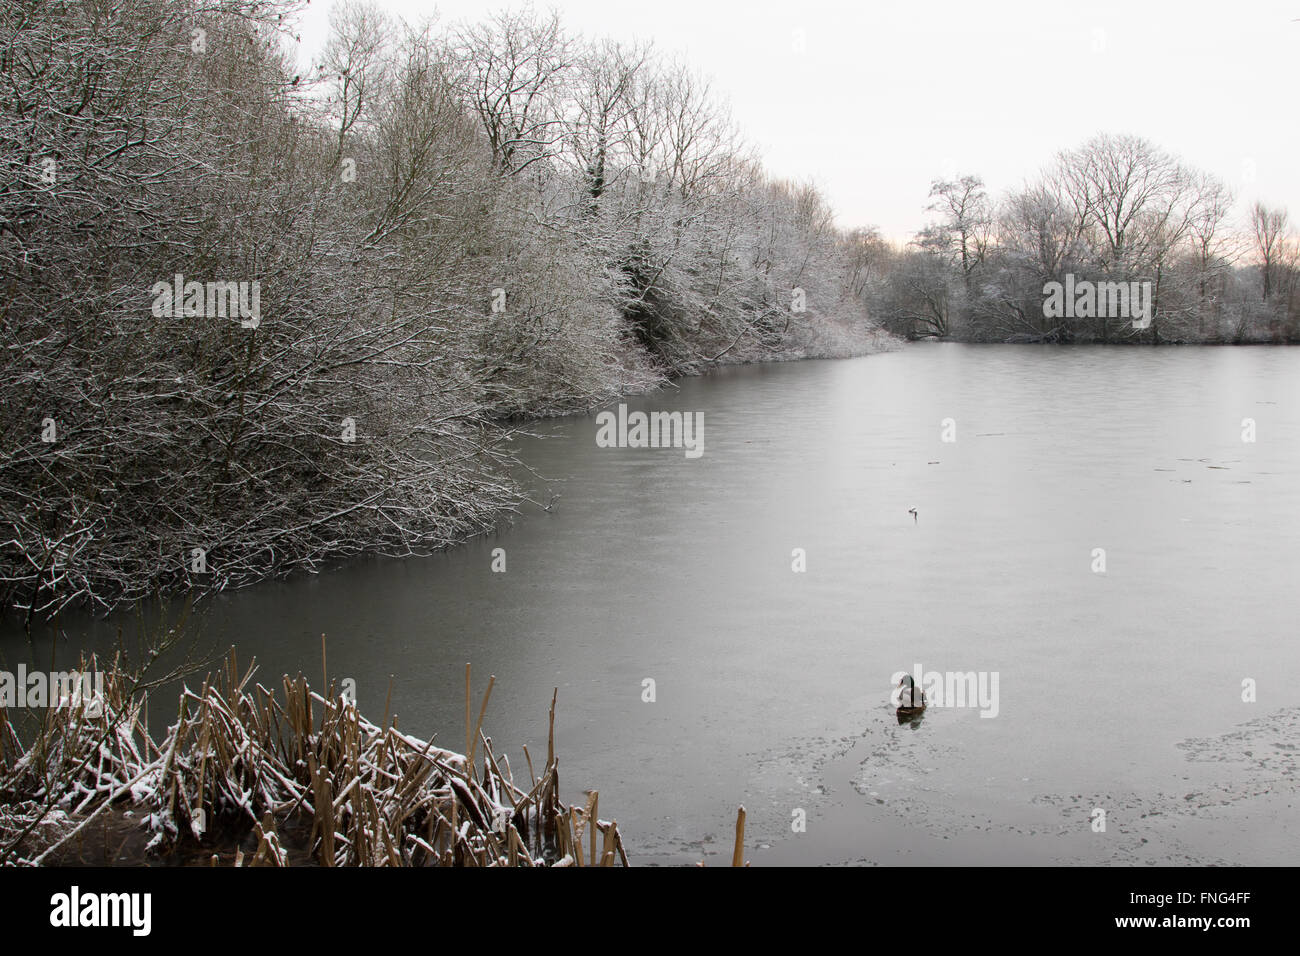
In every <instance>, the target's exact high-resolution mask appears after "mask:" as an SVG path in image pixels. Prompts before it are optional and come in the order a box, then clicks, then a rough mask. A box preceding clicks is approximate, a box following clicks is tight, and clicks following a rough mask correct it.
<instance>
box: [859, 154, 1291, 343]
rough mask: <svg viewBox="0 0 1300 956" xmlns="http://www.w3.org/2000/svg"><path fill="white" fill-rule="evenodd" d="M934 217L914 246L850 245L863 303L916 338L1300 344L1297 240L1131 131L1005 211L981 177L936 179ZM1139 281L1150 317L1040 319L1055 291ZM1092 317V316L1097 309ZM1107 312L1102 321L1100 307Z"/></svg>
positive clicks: (1072, 158) (1074, 157)
mask: <svg viewBox="0 0 1300 956" xmlns="http://www.w3.org/2000/svg"><path fill="white" fill-rule="evenodd" d="M930 198H931V200H932V203H931V205H930V206H929V210H930V211H931V212H933V213H935V214H936V215H937V218H936V219H935V221H933V222H932V223H931V224H930V225H929V226H927V227H926V228H925V229H923V230H922V231H921V232H920V233H919V234H918V235H917V237H916V239H915V240H914V241H913V242H912V243H910V244H909V245H908V246H907V247H906V248H903V249H897V248H894V247H892V246H890V245H889V244H888V243H886V242H885V241H884V240H883V239H881V237H880V236H879V234H878V233H875V232H873V231H870V230H868V231H863V232H859V233H857V234H856V235H855V237H854V241H855V242H856V243H857V244H858V246H859V247H860V248H861V250H862V258H863V260H864V261H866V262H867V263H868V265H867V266H866V267H864V268H863V269H862V270H860V274H862V275H866V276H867V279H866V286H867V288H866V289H865V290H864V291H863V293H862V295H863V296H864V297H865V298H866V299H867V301H868V302H869V303H870V306H871V308H872V314H873V316H875V317H876V318H877V319H879V320H880V321H881V323H882V324H883V325H884V326H885V327H886V328H888V329H890V330H891V331H893V332H895V333H897V334H899V335H902V336H905V337H907V338H925V337H939V338H952V339H958V340H965V341H996V342H1002V341H1057V342H1069V341H1082V342H1140V343H1150V344H1159V343H1161V342H1206V343H1260V342H1270V343H1295V342H1300V243H1297V241H1296V240H1295V238H1294V237H1293V236H1292V235H1291V234H1290V232H1289V231H1288V219H1287V214H1286V212H1285V210H1280V209H1271V208H1269V207H1267V206H1266V205H1264V204H1263V203H1260V202H1256V203H1255V204H1254V205H1253V206H1252V207H1251V209H1250V212H1249V222H1248V223H1244V224H1239V225H1238V227H1237V228H1233V224H1232V223H1231V222H1230V214H1231V211H1232V206H1233V195H1232V193H1231V191H1230V190H1229V189H1228V187H1227V186H1226V185H1225V184H1224V183H1223V182H1221V181H1220V180H1218V179H1216V178H1215V177H1213V176H1211V175H1209V174H1207V173H1204V172H1200V171H1198V170H1194V169H1191V168H1189V167H1187V166H1186V165H1184V164H1183V163H1181V162H1180V161H1179V160H1177V159H1176V158H1175V157H1173V156H1171V155H1170V154H1169V153H1167V152H1166V151H1164V150H1162V149H1160V148H1159V147H1157V146H1155V145H1153V144H1152V143H1149V142H1147V141H1145V140H1143V139H1140V138H1137V137H1133V136H1112V135H1105V134H1103V135H1098V136H1096V137H1094V138H1092V139H1091V140H1089V141H1088V142H1087V143H1085V144H1083V145H1082V146H1080V147H1078V148H1077V149H1069V150H1065V151H1063V152H1061V153H1060V154H1058V155H1057V156H1056V158H1055V159H1054V160H1053V161H1052V163H1051V164H1050V165H1049V166H1048V168H1047V169H1046V170H1045V171H1044V172H1043V173H1042V174H1041V175H1040V176H1039V177H1038V178H1037V179H1036V180H1035V181H1033V182H1031V183H1029V184H1028V185H1027V186H1025V188H1023V189H1020V190H1017V191H1013V192H1011V193H1009V194H1008V195H1006V196H1005V197H1003V198H1002V200H1001V201H1000V202H998V201H994V200H993V199H991V198H990V197H989V195H988V193H987V192H986V190H985V188H984V183H983V181H982V180H981V179H980V178H979V177H978V176H963V177H960V178H957V179H953V180H937V181H935V182H934V184H933V186H932V189H931V192H930ZM1067 277H1072V279H1069V280H1068V281H1070V282H1071V283H1072V284H1073V283H1089V284H1094V285H1095V284H1099V283H1124V284H1125V285H1126V286H1128V285H1131V284H1132V283H1140V284H1142V285H1143V287H1144V288H1145V289H1149V291H1150V295H1151V306H1152V308H1151V311H1150V315H1149V316H1148V318H1149V323H1148V322H1139V323H1138V325H1137V326H1136V327H1135V326H1134V324H1133V323H1132V322H1130V321H1126V320H1125V319H1124V318H1123V317H1116V316H1115V315H1113V314H1096V313H1094V314H1092V315H1082V316H1075V315H1070V316H1068V317H1061V316H1060V315H1059V314H1049V313H1056V312H1058V311H1059V310H1055V309H1046V310H1045V309H1044V304H1045V302H1047V300H1048V299H1049V296H1048V295H1047V294H1046V293H1045V286H1046V285H1047V284H1048V283H1064V282H1066V281H1067ZM1086 311H1090V312H1091V311H1093V310H1091V309H1088V310H1086ZM1100 311H1101V312H1102V313H1105V312H1106V310H1100Z"/></svg>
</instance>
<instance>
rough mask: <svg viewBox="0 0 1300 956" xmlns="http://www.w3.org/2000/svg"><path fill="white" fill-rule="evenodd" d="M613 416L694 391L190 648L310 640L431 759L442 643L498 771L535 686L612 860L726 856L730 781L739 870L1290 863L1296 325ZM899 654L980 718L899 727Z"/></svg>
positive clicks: (786, 385) (849, 368)
mask: <svg viewBox="0 0 1300 956" xmlns="http://www.w3.org/2000/svg"><path fill="white" fill-rule="evenodd" d="M628 404H629V405H630V407H631V408H633V409H638V408H639V409H646V410H682V411H689V412H702V413H703V416H704V423H705V430H704V448H705V452H704V455H703V456H702V457H700V458H698V459H693V460H692V459H688V458H687V457H686V456H685V455H684V454H683V453H682V451H681V450H675V449H616V448H598V447H597V446H596V443H595V434H596V424H595V417H594V415H591V416H576V417H571V418H566V419H562V420H557V421H553V422H547V423H543V424H542V425H540V426H538V427H537V428H536V429H535V430H536V431H537V432H539V433H540V434H542V435H544V436H545V437H544V438H526V439H521V440H520V441H519V442H518V447H519V452H520V454H521V456H522V457H523V459H524V460H525V461H526V462H527V463H528V465H529V466H531V468H533V469H535V470H536V472H538V473H539V474H540V475H543V476H545V477H547V478H549V479H553V480H554V482H553V483H552V484H550V485H548V486H540V485H539V486H538V490H537V492H536V493H537V495H538V496H539V497H540V500H543V501H545V500H546V496H547V495H548V494H550V493H558V494H559V495H560V496H561V498H560V500H559V501H558V503H557V504H556V505H555V507H554V508H553V509H552V510H551V511H550V512H549V513H547V512H543V511H541V510H540V509H537V508H532V507H528V508H525V509H524V510H523V512H522V513H521V515H520V516H519V517H518V518H517V519H516V520H515V521H514V523H513V525H512V526H511V527H509V528H507V529H506V530H504V531H502V532H501V533H500V534H498V535H496V536H494V537H492V538H486V539H482V540H478V541H474V542H472V543H470V544H468V545H466V546H464V547H461V548H458V549H456V550H454V551H452V552H449V553H447V554H444V555H440V556H438V557H435V558H431V559H425V560H409V561H404V562H397V561H376V560H367V561H358V562H355V563H352V564H349V565H348V566H346V567H344V568H342V569H340V570H336V571H333V572H330V573H324V574H321V575H319V576H303V577H299V578H295V579H292V580H290V581H288V582H282V583H272V584H267V585H263V586H258V587H255V588H251V589H246V590H244V591H240V592H237V593H234V594H229V595H225V596H221V597H218V598H216V599H214V600H213V601H211V602H210V604H209V619H208V622H207V625H206V638H205V640H206V641H207V642H208V643H209V645H210V646H213V647H216V646H225V645H227V644H229V643H232V642H233V643H235V644H237V645H238V647H239V649H240V653H241V655H242V656H243V657H244V658H247V657H249V656H251V655H254V654H255V655H256V656H257V658H258V660H259V662H260V664H261V667H262V676H263V679H264V680H265V679H267V678H270V677H272V676H274V675H278V674H279V673H281V672H283V671H286V670H288V671H294V672H296V671H298V670H300V669H301V670H303V671H305V672H306V673H308V674H309V675H315V674H319V672H320V636H321V634H322V633H324V634H326V635H327V636H328V641H329V669H330V673H331V675H332V676H334V677H352V678H353V679H355V681H356V682H357V689H358V699H359V703H360V705H361V708H362V710H363V711H364V712H366V713H368V714H369V715H370V716H371V718H372V719H376V720H378V719H379V718H380V717H382V714H383V710H384V703H385V698H386V695H387V692H388V686H389V681H390V679H391V681H392V687H393V690H392V697H393V707H394V710H395V711H396V712H397V713H398V714H399V715H400V719H401V726H402V727H403V729H405V730H407V731H408V732H411V733H415V734H419V735H422V736H427V735H429V734H431V733H433V732H435V731H439V732H440V733H439V734H438V739H439V741H440V743H442V744H443V745H444V746H448V747H452V748H455V749H461V748H462V747H463V742H464V733H465V731H464V699H463V668H464V663H465V662H466V661H472V662H473V664H474V672H475V675H476V679H475V687H476V693H477V692H481V690H482V687H483V685H484V684H485V683H486V680H487V675H488V674H494V675H495V676H496V687H495V689H494V691H493V694H492V700H491V705H490V707H489V710H488V716H487V720H486V721H485V724H486V727H487V729H488V732H489V734H490V735H491V736H492V737H493V741H494V745H495V747H496V748H497V749H498V750H499V751H505V752H506V753H508V754H509V755H510V757H511V761H512V763H513V765H514V767H515V770H516V772H517V773H522V774H524V775H525V776H526V769H525V763H524V760H523V754H522V750H521V749H520V748H521V745H523V744H527V745H528V747H529V750H530V752H532V753H533V755H534V759H535V760H540V759H544V758H542V757H538V754H543V755H544V753H545V748H546V712H547V707H548V705H549V702H550V698H551V690H552V688H553V687H558V688H559V705H558V715H557V750H558V753H559V754H560V758H561V763H560V766H561V780H562V782H563V783H564V785H565V789H566V791H567V794H566V795H567V796H568V797H569V798H572V799H576V798H577V797H578V795H579V794H580V793H581V791H582V790H584V789H586V788H589V787H594V788H597V789H599V790H600V794H601V796H600V808H601V812H602V816H605V817H606V818H609V817H613V818H614V819H616V820H617V821H618V823H619V825H620V827H621V828H622V829H623V831H624V834H625V838H626V842H627V845H628V847H629V850H630V851H631V852H632V856H633V861H634V862H641V863H691V862H696V861H698V860H700V859H707V860H708V861H709V862H710V863H711V864H715V863H722V862H724V861H726V860H729V857H730V845H731V838H732V826H733V822H734V818H735V810H736V807H737V806H738V805H740V804H744V805H745V806H746V808H747V811H748V817H749V829H748V834H749V841H748V843H749V847H750V851H749V857H750V859H751V860H752V861H753V862H754V863H755V864H764V863H881V864H894V863H958V864H966V863H1044V862H1053V861H1060V862H1120V863H1147V862H1174V863H1177V862H1188V861H1195V862H1207V863H1213V862H1237V863H1246V862H1255V863H1281V862H1294V861H1295V859H1296V856H1297V848H1298V847H1300V839H1298V837H1297V827H1296V824H1295V822H1294V821H1295V820H1296V819H1297V814H1296V812H1295V804H1297V803H1298V802H1300V800H1297V797H1298V796H1300V794H1297V789H1296V781H1297V779H1298V777H1297V774H1296V753H1297V750H1296V748H1297V744H1298V742H1300V741H1298V740H1297V730H1298V729H1300V722H1298V721H1297V718H1296V714H1297V712H1298V710H1300V649H1298V648H1297V642H1296V637H1297V635H1296V621H1297V620H1300V613H1298V612H1300V581H1297V575H1296V570H1297V565H1296V555H1297V545H1298V544H1300V350H1295V349H1232V348H1219V349H1212V348H1201V349H1176V348H1165V349H1146V348H1143V349H1138V348H1113V349H1106V348H1056V347H1007V346H962V345H917V346H912V347H909V348H907V349H905V350H902V351H899V352H894V353H889V354H884V355H877V356H871V357H867V358H863V359H857V360H851V361H840V362H806V363H797V364H788V365H773V366H761V367H749V368H739V369H730V370H725V371H722V372H718V373H716V374H713V375H710V376H707V377H705V378H701V379H692V380H687V381H684V382H682V383H681V385H680V387H679V388H676V389H671V390H665V391H663V392H660V393H657V394H655V395H652V396H645V397H640V398H637V399H634V400H631V401H629V403H628ZM946 418H951V419H953V420H954V421H955V430H956V441H955V442H951V443H948V442H944V441H942V440H941V438H942V434H941V433H942V426H941V422H942V421H943V420H944V419H946ZM1245 418H1251V419H1254V421H1255V423H1256V429H1257V440H1256V441H1255V442H1253V443H1248V442H1243V441H1242V420H1243V419H1245ZM530 480H531V479H530ZM534 483H535V484H536V482H534ZM911 508H915V509H916V510H917V516H916V518H915V519H914V518H913V516H912V515H910V514H909V513H908V511H909V509H911ZM494 548H504V549H505V551H506V562H507V564H506V567H507V570H506V572H505V573H493V572H492V570H491V563H492V550H493V549H494ZM794 548H802V549H805V552H806V556H807V570H806V572H805V573H794V572H793V571H792V570H791V562H792V556H791V552H792V549H794ZM1096 548H1104V549H1105V554H1106V570H1105V573H1094V571H1093V570H1092V566H1093V564H1094V556H1093V550H1094V549H1096ZM72 629H73V631H74V633H76V632H78V631H79V630H80V629H79V627H78V626H76V625H75V624H74V625H73V626H72ZM98 629H100V630H102V625H101V626H100V627H99V628H98ZM74 643H75V642H74ZM5 646H6V651H7V653H6V658H7V659H8V660H9V661H11V662H12V661H14V660H16V659H19V658H21V657H24V656H27V655H29V654H30V656H31V657H36V658H37V659H40V660H43V659H45V658H46V657H47V656H48V650H47V649H46V648H45V647H43V646H38V647H37V648H35V649H28V648H26V645H25V644H24V643H23V642H21V641H20V640H19V639H16V638H14V637H12V636H11V637H9V638H7V639H6V644H5ZM29 660H30V657H29ZM917 663H919V664H921V665H922V666H923V667H924V668H925V669H926V670H934V671H960V672H968V671H973V672H985V673H989V674H991V673H993V672H996V673H997V675H998V678H999V685H998V689H999V698H998V713H997V716H996V717H993V718H982V717H981V716H980V712H979V710H978V709H976V708H972V707H965V708H952V707H931V708H930V710H929V711H928V712H927V714H926V715H925V717H924V719H923V720H922V721H921V722H920V723H919V724H913V725H908V726H900V725H899V724H898V723H897V721H896V720H895V719H894V714H893V711H892V708H891V706H890V704H889V700H888V698H889V693H890V677H891V675H893V674H894V673H895V672H897V671H901V670H911V669H912V668H913V665H915V664H917ZM647 678H649V679H653V680H654V681H655V694H656V699H655V701H654V702H653V703H647V702H644V701H643V700H642V696H643V681H644V680H645V679H647ZM1245 679H1253V680H1254V681H1256V682H1257V687H1258V690H1257V694H1258V701H1257V702H1255V703H1244V702H1243V701H1242V681H1243V680H1245ZM475 709H476V711H477V699H476V702H475ZM1095 808H1102V809H1105V810H1106V812H1107V829H1106V831H1105V832H1104V833H1099V832H1093V830H1092V828H1091V826H1090V823H1091V820H1092V816H1091V814H1092V812H1093V810H1094V809H1095ZM796 810H802V811H804V813H805V814H806V820H807V828H806V832H797V833H796V832H792V821H794V820H795V818H796V816H797V814H796V813H795V811H796Z"/></svg>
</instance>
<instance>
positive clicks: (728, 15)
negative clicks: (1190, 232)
mask: <svg viewBox="0 0 1300 956" xmlns="http://www.w3.org/2000/svg"><path fill="white" fill-rule="evenodd" d="M337 2H338V0H316V2H314V3H312V4H311V5H310V7H308V8H307V9H306V11H305V12H304V14H303V17H302V20H301V23H300V29H299V34H300V35H301V37H302V41H301V45H300V47H299V49H300V57H299V63H300V64H303V63H305V62H308V61H309V59H310V58H311V57H314V56H315V55H316V54H317V52H318V51H319V49H320V48H321V45H322V44H323V43H324V40H325V37H326V34H327V30H328V21H329V11H330V9H331V8H332V7H333V6H334V5H335V4H336V3H337ZM376 4H377V6H378V7H379V8H380V9H382V10H384V11H386V12H388V13H390V14H393V15H395V16H398V17H401V18H403V19H406V20H410V21H416V20H419V19H421V18H424V17H427V16H429V15H431V14H433V13H434V12H435V11H436V13H437V18H438V20H439V21H440V22H442V23H444V24H449V23H455V22H460V21H462V20H470V21H472V20H480V19H482V18H483V17H485V16H486V15H488V14H490V13H492V12H495V11H497V10H501V9H505V8H517V7H520V6H525V5H526V4H523V3H518V2H514V3H490V4H489V3H482V2H473V0H446V2H442V3H439V4H437V5H436V7H435V6H433V5H430V4H427V3H424V2H416V0H376ZM533 6H534V8H535V9H537V10H539V11H546V10H551V9H554V10H555V11H557V12H558V13H559V14H560V16H561V19H562V21H563V23H564V25H565V27H566V28H567V30H568V31H569V32H570V33H573V34H581V35H583V36H585V37H588V38H593V37H609V38H611V39H616V40H620V41H633V40H643V41H644V40H651V41H653V42H654V44H655V46H656V48H657V49H658V50H659V51H660V52H662V53H666V54H669V55H673V54H678V55H680V56H681V57H682V58H683V59H684V60H685V61H686V62H687V63H688V65H689V66H691V67H692V68H694V69H697V70H699V71H701V72H702V73H704V74H705V75H707V76H709V77H711V78H712V80H713V83H714V89H715V91H716V92H717V93H718V94H719V96H720V97H721V98H722V99H723V100H725V101H726V102H727V103H728V104H729V105H730V107H731V112H732V115H733V117H734V119H735V120H736V123H737V125H738V126H739V128H740V131H741V133H742V135H743V136H744V137H745V139H746V141H747V142H748V143H750V144H751V145H752V146H753V147H754V148H755V150H756V151H757V153H758V155H759V156H760V157H761V158H762V161H763V163H764V166H765V167H766V168H767V169H768V171H769V172H770V173H772V174H773V175H775V176H780V177H782V178H787V179H793V180H797V181H811V182H813V183H815V184H816V185H818V186H819V187H820V188H821V189H822V190H823V191H824V192H825V194H826V196H827V198H828V199H829V201H830V203H831V205H832V207H833V208H834V210H835V213H836V221H837V224H838V225H839V226H841V227H842V228H846V229H852V228H857V227H868V226H875V227H877V228H878V229H879V230H880V231H881V234H882V235H883V236H884V238H886V239H888V240H890V241H892V242H895V243H905V242H907V241H909V240H910V239H911V238H912V236H913V235H914V234H915V232H916V231H917V230H918V229H920V228H921V226H922V225H923V224H924V223H925V222H926V221H927V219H928V218H929V217H928V214H927V213H926V212H925V207H926V205H927V204H928V202H929V199H928V193H929V188H930V183H931V181H932V180H934V179H936V178H940V177H942V178H953V177H955V176H962V175H967V174H970V175H976V176H980V177H981V178H982V179H983V180H984V182H985V185H986V187H987V189H988V192H989V194H990V196H991V197H993V198H995V199H1000V198H1001V197H1002V196H1003V195H1004V194H1005V193H1006V192H1007V191H1008V190H1010V189H1014V188H1017V187H1019V186H1021V185H1023V183H1024V182H1025V181H1026V180H1029V179H1032V178H1033V177H1034V176H1035V175H1036V174H1037V173H1038V172H1039V171H1040V170H1041V169H1042V168H1043V167H1044V166H1045V165H1047V164H1048V162H1050V160H1051V159H1052V157H1053V156H1054V155H1055V154H1056V153H1057V152H1058V151H1060V150H1062V149H1068V148H1072V147H1075V146H1078V145H1080V144H1082V143H1083V142H1084V141H1086V140H1087V139H1089V138H1091V137H1092V136H1094V135H1095V134H1098V133H1113V134H1132V135H1135V136H1140V137H1142V138H1144V139H1147V140H1150V141H1151V142H1152V143H1154V144H1155V145H1157V146H1159V147H1161V148H1163V149H1165V150H1167V151H1168V152H1169V153H1171V154H1173V155H1174V156H1176V157H1177V158H1178V159H1180V160H1181V161H1182V162H1184V163H1186V164H1188V165H1189V166H1192V167H1195V168H1198V169H1202V170H1205V171H1207V172H1210V173H1213V174H1214V175H1216V176H1218V177H1219V178H1220V179H1222V180H1223V181H1224V183H1225V184H1227V185H1228V186H1229V187H1230V188H1231V189H1232V190H1233V194H1234V197H1235V202H1234V206H1233V214H1232V216H1231V217H1230V223H1229V225H1230V227H1231V228H1232V229H1233V230H1235V231H1241V230H1243V229H1244V228H1245V225H1246V223H1245V220H1246V216H1247V210H1248V209H1249V206H1250V205H1251V204H1252V203H1253V202H1255V201H1256V200H1261V201H1263V202H1264V203H1265V204H1267V205H1269V206H1274V207H1276V206H1282V207H1285V208H1286V209H1287V210H1289V211H1290V212H1291V214H1292V215H1293V216H1295V215H1298V214H1300V186H1298V185H1297V183H1296V179H1295V176H1294V175H1293V170H1294V159H1293V157H1294V156H1295V155H1296V154H1297V153H1300V128H1297V126H1296V124H1295V123H1294V122H1291V121H1290V120H1289V116H1290V114H1291V107H1292V104H1290V103H1289V102H1288V97H1287V92H1288V91H1289V90H1290V89H1291V88H1292V87H1293V85H1294V77H1293V72H1294V71H1293V69H1292V68H1291V63H1292V62H1293V61H1294V58H1295V56H1296V55H1297V54H1298V53H1300V22H1297V18H1300V4H1297V3H1281V2H1256V3H1245V4H1239V5H1236V6H1235V7H1234V8H1233V10H1232V12H1231V15H1230V16H1225V14H1224V11H1223V9H1222V7H1221V6H1216V5H1213V4H1209V3H1204V2H1191V3H1186V4H1179V5H1177V6H1176V7H1173V8H1163V9H1162V6H1163V5H1160V4H1144V5H1143V4H1132V3H1118V2H1103V3H1100V4H1097V5H1096V6H1095V7H1094V8H1092V9H1090V10H1087V11H1079V10H1073V9H1070V8H1068V7H1063V6H1062V7H1044V6H1043V5H1040V4H1032V3H997V4H993V5H988V6H986V7H982V8H980V9H978V10H972V9H971V8H970V7H969V6H967V5H965V4H959V3H954V2H950V0H939V2H937V3H935V4H932V5H928V6H927V7H925V8H921V7H919V6H909V7H905V8H886V9H882V10H876V9H870V8H850V7H846V6H845V5H844V4H842V3H833V2H819V0H810V2H808V3H804V4H800V5H798V7H797V8H791V7H790V6H788V5H786V4H778V3H773V2H764V0H760V2H756V3H752V4H745V5H744V6H743V7H742V6H740V5H738V4H735V3H715V4H710V5H707V6H705V5H702V4H700V3H691V2H683V0H665V2H663V3H657V4H655V5H654V6H653V7H649V6H646V7H636V6H619V7H610V6H608V5H607V4H603V3H599V2H596V0H562V2H558V3H549V4H548V3H535V4H533ZM837 24H842V25H843V28H842V29H841V28H839V27H837V26H836V25H837ZM801 38H802V42H803V48H804V52H803V53H798V52H796V47H797V44H798V42H799V40H800V39H801ZM1034 51H1038V52H1034ZM958 60H963V61H967V62H969V63H970V64H971V66H970V67H969V68H968V69H967V70H966V71H965V73H964V74H963V75H967V76H970V75H979V76H980V77H982V80H981V81H979V82H974V81H972V82H970V84H969V91H968V92H966V93H964V98H965V99H967V100H969V103H967V104H966V105H963V103H962V97H959V96H956V95H954V92H953V89H954V76H953V71H952V70H951V69H950V68H947V67H942V66H941V65H945V64H951V63H954V62H956V61H958ZM922 63H925V64H928V65H927V66H926V67H925V68H922V66H921V64H922ZM1094 67H1095V68H1094ZM1040 74H1041V75H1040ZM1203 85H1204V86H1205V87H1206V88H1205V89H1201V87H1202V86H1203Z"/></svg>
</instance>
